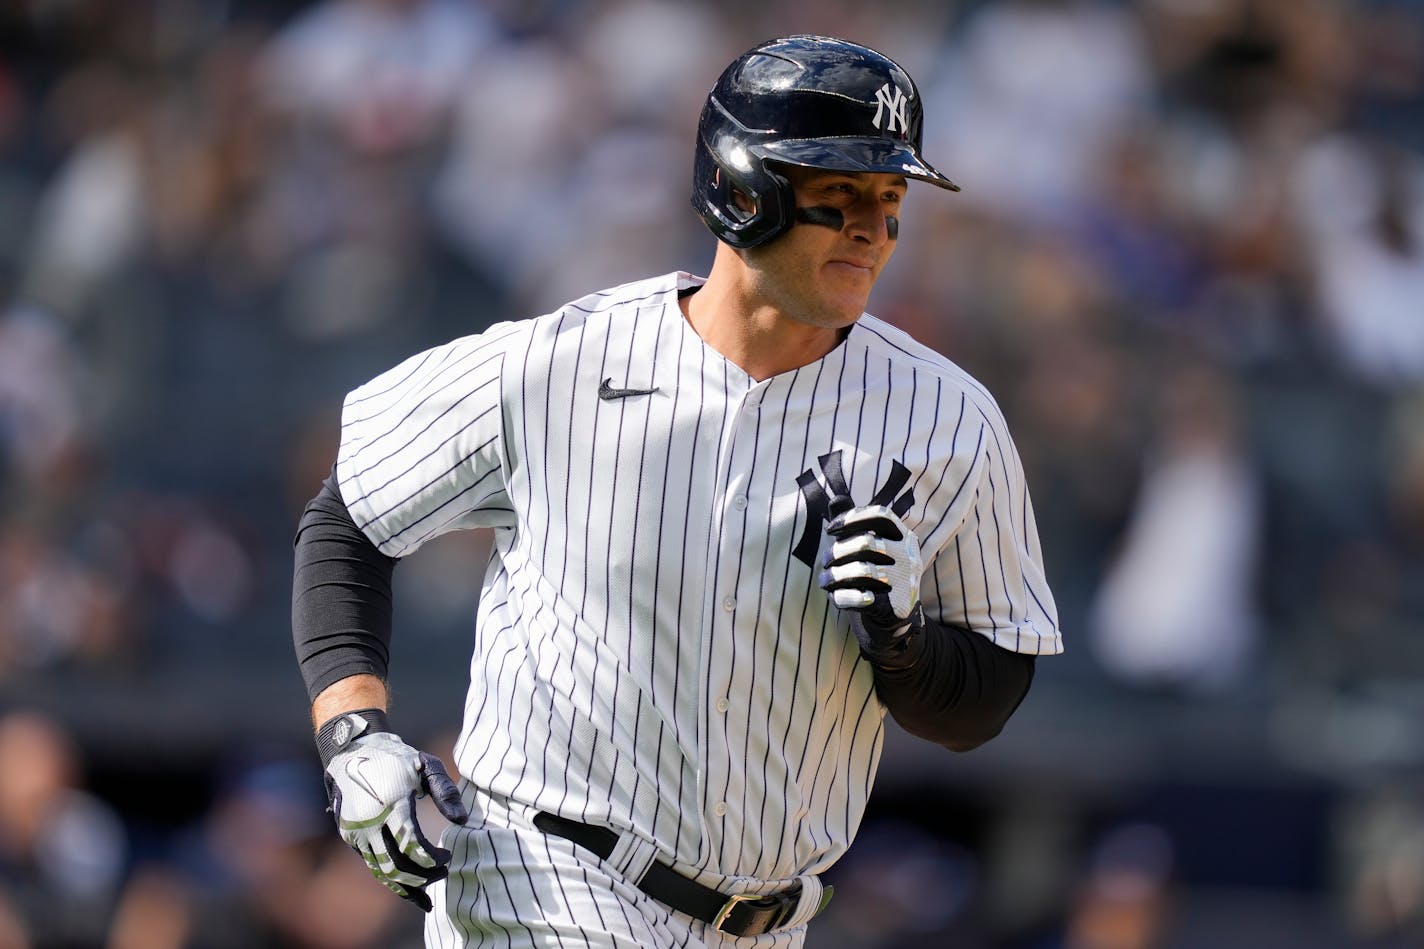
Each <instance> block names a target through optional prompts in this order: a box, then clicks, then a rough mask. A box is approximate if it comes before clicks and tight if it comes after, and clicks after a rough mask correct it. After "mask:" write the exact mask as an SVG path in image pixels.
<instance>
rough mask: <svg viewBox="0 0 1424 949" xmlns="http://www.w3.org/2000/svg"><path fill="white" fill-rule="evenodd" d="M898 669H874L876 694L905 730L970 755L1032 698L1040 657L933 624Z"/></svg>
mask: <svg viewBox="0 0 1424 949" xmlns="http://www.w3.org/2000/svg"><path fill="white" fill-rule="evenodd" d="M910 635H911V636H912V637H913V640H912V642H911V643H910V644H909V648H908V649H907V650H905V653H904V658H903V660H902V662H901V663H898V664H897V665H898V667H897V668H885V667H884V666H881V665H878V664H873V668H874V669H875V691H876V694H877V695H879V697H880V701H882V702H884V703H885V706H886V707H887V708H888V709H889V710H890V714H891V715H893V716H894V717H895V721H897V722H899V723H900V725H901V727H903V728H904V729H905V730H906V731H907V732H909V733H910V734H912V735H915V736H917V737H920V738H924V739H927V740H929V741H933V742H936V743H938V744H941V745H944V746H945V747H946V748H950V749H952V750H954V751H968V750H969V749H971V748H975V747H978V746H979V745H982V744H983V743H984V742H986V741H988V740H989V739H991V738H993V737H994V736H995V735H997V734H999V732H1000V731H1002V730H1003V727H1004V723H1005V722H1007V721H1008V720H1009V716H1011V715H1013V714H1014V711H1015V710H1017V709H1018V707H1019V704H1020V703H1021V702H1022V701H1023V700H1024V696H1026V695H1027V694H1028V688H1029V685H1030V684H1032V682H1033V669H1034V657H1033V656H1031V655H1025V654H1023V653H1017V652H1011V651H1009V650H1007V649H1004V648H1002V647H1000V646H996V645H994V644H993V643H991V642H989V640H988V639H987V638H986V637H984V636H981V635H979V634H978V633H975V632H971V631H970V630H967V629H961V628H960V627H958V626H949V625H946V624H942V623H936V622H935V621H933V620H929V619H927V620H926V621H925V625H924V628H923V629H921V630H918V631H916V632H914V633H911V634H910Z"/></svg>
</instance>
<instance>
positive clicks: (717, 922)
mask: <svg viewBox="0 0 1424 949" xmlns="http://www.w3.org/2000/svg"><path fill="white" fill-rule="evenodd" d="M759 899H761V897H760V896H757V895H756V894H755V893H733V894H732V895H731V896H729V897H727V902H725V903H723V904H722V908H721V909H719V910H718V911H717V915H716V916H713V917H712V928H713V929H715V930H716V931H717V932H719V933H720V932H723V931H724V930H723V929H722V924H723V923H725V922H726V921H727V917H729V916H731V915H732V910H734V909H736V908H737V904H738V903H749V902H751V901H752V900H759Z"/></svg>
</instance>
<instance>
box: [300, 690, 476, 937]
mask: <svg viewBox="0 0 1424 949" xmlns="http://www.w3.org/2000/svg"><path fill="white" fill-rule="evenodd" d="M372 718H375V719H376V723H373V722H372V721H370V719H372ZM383 725H384V716H380V715H379V714H377V715H372V710H364V711H363V712H362V713H349V712H348V713H346V714H344V715H338V716H337V717H336V718H334V719H332V720H331V721H330V722H327V723H326V724H324V725H323V726H322V727H321V730H320V732H319V733H318V738H317V747H318V749H319V750H320V751H321V753H322V758H323V760H324V762H325V765H326V789H327V794H328V796H329V797H330V799H331V813H332V815H333V816H334V817H335V818H336V826H337V829H338V830H339V831H340V832H341V839H342V840H345V841H346V843H347V844H348V845H350V847H351V849H353V850H355V851H356V852H357V853H358V854H360V855H361V858H362V859H363V860H365V861H366V865H367V866H368V867H370V868H371V873H372V875H373V876H375V878H376V879H377V880H379V881H380V882H381V883H383V884H384V885H385V886H387V887H388V888H390V889H391V890H392V891H393V892H394V893H395V894H396V895H397V896H399V897H401V898H402V899H407V900H410V901H411V902H412V903H414V904H415V905H416V906H419V907H420V908H421V910H422V911H424V912H427V913H428V912H430V909H431V903H430V897H429V896H428V895H426V892H425V887H427V886H429V885H430V884H431V883H434V882H435V881H436V880H441V879H444V878H445V875H446V874H447V873H448V872H449V864H450V851H448V850H444V849H442V848H440V847H437V846H435V845H434V844H432V843H431V842H430V841H429V840H428V839H426V837H425V834H424V833H422V832H421V829H420V825H419V824H418V823H416V819H415V801H416V798H419V797H424V796H425V795H427V794H429V795H430V797H431V799H432V800H433V801H434V802H435V806H436V807H437V808H438V809H439V811H440V813H441V814H442V815H444V817H445V818H446V819H447V820H449V821H451V822H453V823H456V824H463V823H464V822H465V821H466V819H467V818H468V817H469V814H468V812H467V811H466V810H465V806H464V804H463V803H461V801H460V792H459V789H458V788H456V787H455V782H453V781H451V780H450V775H449V774H448V773H447V772H446V770H445V766H444V765H442V764H441V763H440V759H439V758H436V757H435V756H434V755H431V754H428V753H426V752H423V751H418V750H416V749H415V748H412V747H411V746H410V745H407V744H406V743H405V742H403V741H401V739H400V738H399V737H397V736H396V735H394V734H392V733H390V732H388V731H376V730H375V729H376V728H377V727H381V726H383Z"/></svg>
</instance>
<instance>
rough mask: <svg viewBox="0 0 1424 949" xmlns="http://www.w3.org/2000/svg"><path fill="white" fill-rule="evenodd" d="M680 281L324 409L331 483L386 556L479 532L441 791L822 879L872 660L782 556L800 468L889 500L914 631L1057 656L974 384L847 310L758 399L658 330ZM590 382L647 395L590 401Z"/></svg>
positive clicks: (997, 420)
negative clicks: (914, 574) (481, 568)
mask: <svg viewBox="0 0 1424 949" xmlns="http://www.w3.org/2000/svg"><path fill="white" fill-rule="evenodd" d="M698 283H700V279H699V278H696V277H691V276H688V275H686V274H669V275H666V276H663V277H658V278H654V279H650V280H644V281H640V282H636V283H630V284H626V285H624V286H621V287H616V288H614V289H611V290H607V291H604V292H602V293H597V294H593V295H591V296H588V297H585V298H584V299H582V300H578V301H576V302H574V303H570V304H568V305H566V306H564V307H563V308H562V309H560V310H558V311H557V312H555V313H552V314H549V315H547V316H543V317H539V318H537V319H532V320H525V321H520V322H511V323H502V324H499V325H496V326H494V327H491V328H490V329H489V330H487V331H486V332H484V333H482V334H480V335H477V336H471V337H467V338H463V339H459V340H456V341H454V342H452V343H449V344H448V345H445V346H441V347H438V348H436V349H432V350H430V351H428V352H425V353H422V354H420V355H417V356H414V357H412V358H410V359H408V360H406V361H405V362H403V363H401V364H400V365H399V366H397V367H395V368H394V369H391V370H390V371H389V372H386V373H385V374H383V375H381V376H379V377H377V378H376V379H374V380H373V381H371V382H370V383H368V384H367V385H365V386H363V387H361V388H359V389H357V390H356V391H354V392H352V393H351V394H350V396H348V398H347V400H346V404H345V408H344V413H343V430H342V445H341V449H340V455H339V460H338V465H337V473H338V477H339V481H340V485H341V491H342V494H343V496H344V498H345V501H346V503H347V505H348V507H349V508H350V510H351V514H352V516H353V518H354V519H355V521H356V523H357V524H358V525H360V527H361V528H362V530H363V531H365V533H366V534H367V535H368V536H369V537H370V538H371V540H372V541H373V542H375V543H376V544H377V545H378V546H379V547H380V549H381V550H382V551H383V552H384V553H386V554H388V555H391V556H397V557H399V556H404V555H407V554H410V553H411V552H413V551H414V550H416V549H417V548H418V547H419V546H420V545H421V544H423V543H424V542H425V541H427V540H429V539H430V538H432V537H435V536H437V535H439V534H441V533H443V532H445V531H449V530H453V529H456V528H462V527H472V526H492V527H494V528H496V529H497V530H496V531H495V552H494V555H493V557H492V560H491V563H490V566H489V570H488V573H487V575H486V577H485V585H484V590H483V594H482V596H481V599H480V604H479V615H478V619H477V623H476V631H475V637H474V654H473V659H472V662H471V668H470V672H471V679H472V682H471V688H470V691H469V697H468V700H467V705H466V709H465V721H464V726H463V729H462V732H461V736H460V739H459V742H458V745H457V747H456V751H455V755H456V761H457V764H458V766H459V769H460V771H461V772H462V773H463V774H464V775H465V777H467V778H469V779H471V780H473V781H474V782H475V783H476V784H478V785H480V786H482V787H485V788H488V789H490V790H492V791H494V792H495V793H497V794H500V795H504V796H507V797H509V798H511V799H513V800H515V801H519V802H523V803H525V804H528V805H531V806H534V807H537V808H539V809H541V810H547V811H553V812H556V813H560V814H563V815H566V816H569V817H572V818H575V819H577V820H582V821H585V822H589V823H595V824H602V825H606V826H610V827H613V828H615V829H617V830H620V831H625V830H632V831H634V832H636V833H638V834H640V835H642V836H644V837H646V838H649V839H652V840H654V841H656V842H657V844H658V846H659V849H660V851H661V854H660V855H661V856H662V858H663V859H664V860H665V861H666V862H668V863H671V864H672V865H673V866H675V867H677V868H678V869H681V870H683V871H684V872H686V873H688V874H690V875H693V876H696V877H698V878H699V879H701V880H702V881H703V882H705V883H708V884H710V885H720V886H722V887H723V888H724V889H729V888H730V887H729V886H728V884H732V883H734V882H735V881H737V880H746V878H754V879H756V880H759V881H771V880H789V879H791V878H793V877H795V876H797V875H799V874H802V873H808V872H809V873H816V872H820V871H822V870H824V869H825V868H826V867H828V866H829V865H830V864H831V863H833V862H834V861H835V860H836V859H837V858H838V857H839V856H840V855H841V854H842V853H843V852H844V851H845V849H846V848H847V847H848V845H849V844H850V841H851V839H852V837H853V836H854V834H855V832H856V829H857V826H858V824H859V822H860V819H861V816H862V813H863V811H864V809H865V806H866V802H867V798H868V796H869V794H870V789H871V784H872V782H873V779H874V774H875V771H876V767H877V764H878V761H879V757H880V750H881V741H882V722H883V719H884V715H885V710H884V708H883V706H882V705H881V704H880V703H879V701H878V700H877V699H876V696H875V692H874V687H873V679H872V673H871V669H870V667H869V665H868V664H867V663H866V662H865V661H864V660H863V659H861V658H860V655H859V652H858V649H857V646H856V640H855V637H854V636H853V634H852V633H851V631H850V627H849V623H848V621H847V619H846V618H845V617H844V616H842V615H840V614H839V612H838V611H837V610H835V609H834V608H833V607H832V606H831V605H830V603H829V599H828V597H827V595H826V594H825V593H824V591H822V590H821V589H820V588H819V587H818V586H817V583H816V576H815V575H816V571H815V570H814V569H812V567H811V566H810V564H808V563H806V562H804V560H803V559H802V557H798V556H797V551H798V550H801V551H803V552H804V549H805V548H804V544H805V543H806V542H807V541H806V540H805V539H804V536H805V535H806V534H807V533H808V531H807V523H808V520H811V521H812V525H811V530H810V532H809V533H810V536H811V538H812V539H813V540H814V539H816V538H819V534H820V527H821V523H820V517H821V514H822V513H823V512H818V511H817V510H816V509H815V505H814V504H813V503H812V502H813V500H814V497H813V496H814V494H815V493H816V492H815V490H814V488H813V489H812V490H810V491H808V490H806V489H804V488H803V487H802V484H803V483H810V484H815V485H820V486H825V485H826V484H827V482H828V480H829V481H834V480H836V479H835V478H834V477H831V476H830V475H829V474H828V472H827V471H826V470H825V462H823V461H822V460H821V459H822V458H823V456H830V455H833V454H834V453H837V452H838V453H839V456H838V460H839V462H840V466H841V472H842V475H843V483H844V484H845V485H846V486H848V487H849V491H850V495H851V497H852V498H854V500H855V502H856V503H857V504H865V503H869V502H870V500H871V498H872V496H874V495H876V493H877V492H878V491H880V490H881V488H882V486H886V485H888V487H889V488H890V489H893V491H894V494H895V495H896V497H901V496H903V495H904V494H905V493H906V492H909V495H910V497H909V498H906V499H904V501H903V502H902V503H903V504H908V505H909V506H908V509H907V510H906V512H905V514H904V515H903V516H904V520H905V522H906V523H907V524H908V525H909V526H910V527H911V528H912V529H913V530H914V531H915V533H916V535H917V536H918V537H919V540H920V544H921V547H922V550H923V553H924V557H925V561H926V565H927V568H926V575H925V577H924V581H923V583H922V597H923V600H924V603H925V609H926V611H927V613H929V614H930V615H931V616H937V617H938V618H939V619H940V620H942V621H944V622H948V623H954V624H957V625H961V626H967V627H968V628H970V629H973V630H975V631H977V632H979V633H982V634H983V635H985V636H987V637H989V638H991V639H992V640H993V641H994V642H996V643H998V644H1000V645H1002V646H1005V647H1007V648H1009V649H1013V650H1016V651H1019V652H1025V653H1039V654H1047V653H1055V652H1058V651H1060V649H1061V639H1060V634H1059V632H1058V628H1057V616H1056V611H1055V607H1054V604H1053V600H1052V597H1051V595H1050V593H1049V590H1048V585H1047V583H1046V582H1045V579H1044V574H1043V568H1042V558H1041V553H1040V549H1039V542H1038V536H1037V529H1036V527H1035V524H1034V516H1033V508H1032V505H1031V504H1030V501H1029V496H1028V492H1027V489H1026V487H1025V485H1024V479H1023V474H1022V470H1021V467H1020V464H1019V459H1018V455H1017V452H1016V451H1015V449H1014V446H1013V443H1012V442H1011V440H1010V438H1009V433H1008V431H1007V429H1006V428H1005V425H1004V421H1003V418H1002V416H1001V414H1000V412H999V409H998V407H997V406H996V405H995V403H994V401H993V399H992V398H991V397H990V396H989V394H988V393H987V392H986V391H985V390H984V389H983V388H982V387H981V386H980V385H979V384H978V383H977V382H975V381H974V380H973V379H972V378H971V377H970V376H969V375H967V374H966V373H965V372H963V371H962V370H961V369H959V368H958V367H956V366H955V365H954V364H953V363H951V362H949V361H948V360H946V359H945V358H943V357H942V356H940V355H938V354H936V353H934V352H933V351H931V350H929V349H928V348H926V347H924V346H921V345H919V344H918V343H916V342H914V341H913V340H912V339H910V337H908V336H907V335H906V334H904V333H903V332H901V331H899V330H897V329H894V328H892V327H890V326H889V325H887V324H885V323H883V322H881V321H880V320H877V319H876V318H874V317H872V316H869V315H865V316H863V317H862V318H861V319H860V321H859V322H858V323H857V324H856V325H855V326H854V327H853V328H852V330H851V332H850V333H849V335H848V336H847V338H846V339H845V340H844V342H843V343H842V344H841V345H840V346H838V347H837V348H836V349H835V350H833V351H832V352H831V353H829V354H828V355H826V356H825V357H824V358H822V359H820V360H817V361H816V362H813V363H811V364H809V365H807V366H804V367H802V368H801V369H798V370H796V371H794V372H789V373H784V374H781V375H778V376H774V377H772V378H770V379H767V380H764V381H761V382H757V381H755V380H753V379H752V378H751V377H749V376H748V375H747V374H746V373H744V372H743V371H742V370H741V369H739V368H738V367H737V366H735V365H733V364H732V363H730V362H728V361H727V360H726V359H724V358H723V357H722V356H721V355H719V354H718V353H717V352H716V351H715V350H713V349H711V348H710V347H709V346H707V345H706V344H705V343H704V342H703V341H702V340H701V338H700V337H699V336H698V335H697V334H696V332H695V331H694V330H693V329H692V327H691V326H690V325H689V324H688V323H687V321H686V320H685V319H684V318H683V316H682V313H681V311H680V309H679V307H678V293H679V291H680V290H686V289H688V288H691V287H694V286H696V285H697V284H698ZM605 380H608V385H609V386H610V387H612V388H613V389H622V390H647V389H651V390H654V391H652V392H648V393H641V394H633V393H629V392H626V391H625V392H624V393H617V392H614V393H611V395H614V396H619V395H621V396H622V397H616V398H610V399H604V398H600V395H599V390H600V386H601V385H602V384H603V383H604V381H605ZM606 394H610V393H606ZM897 463H898V464H897ZM897 467H903V469H905V471H904V472H899V473H898V474H897V472H896V468H897ZM808 472H809V473H810V474H809V475H804V476H803V473H808ZM812 476H814V479H812ZM798 479H800V482H801V483H798Z"/></svg>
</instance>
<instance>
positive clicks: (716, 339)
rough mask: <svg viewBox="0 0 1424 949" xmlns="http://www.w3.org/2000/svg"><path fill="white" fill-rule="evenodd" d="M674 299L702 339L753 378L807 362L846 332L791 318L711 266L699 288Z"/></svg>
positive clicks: (845, 330) (767, 377) (796, 367)
mask: <svg viewBox="0 0 1424 949" xmlns="http://www.w3.org/2000/svg"><path fill="white" fill-rule="evenodd" d="M679 304H680V305H681V307H682V313H683V316H684V317H686V318H687V322H688V324H689V325H690V326H691V327H692V328H693V330H694V331H695V332H696V333H697V335H698V336H700V337H702V341H703V342H704V343H706V344H707V345H708V346H710V347H712V348H713V349H715V350H716V351H717V352H718V353H720V354H721V355H722V356H723V357H724V358H725V359H726V360H727V361H728V362H731V363H732V364H734V365H736V366H738V367H740V368H741V369H742V371H743V372H745V373H746V374H747V375H749V376H751V377H752V378H753V379H755V380H757V381H761V380H763V379H769V378H771V377H772V376H776V375H780V374H781V373H783V372H791V371H793V370H795V369H800V368H801V367H802V366H807V365H810V364H811V363H813V362H815V361H816V360H818V359H820V358H822V357H823V356H825V355H826V354H827V353H829V352H830V351H831V350H833V349H835V348H836V346H838V345H840V342H841V340H843V339H844V338H845V337H846V334H847V333H848V332H849V328H848V327H847V328H835V327H826V326H818V325H815V324H813V323H810V322H807V321H804V320H797V319H795V318H793V317H791V316H789V315H787V314H786V313H784V312H782V311H781V310H780V309H778V308H777V307H776V306H775V305H773V304H772V303H770V302H768V301H766V300H765V299H762V298H761V297H760V296H758V295H757V294H756V293H755V292H754V291H753V290H752V289H751V287H750V285H749V284H747V283H746V282H744V281H740V280H737V279H735V278H734V277H729V276H728V274H727V273H726V271H725V270H724V271H721V272H719V271H718V269H717V268H716V267H715V266H714V267H713V270H712V273H711V274H710V275H709V276H708V278H707V282H706V283H705V284H704V285H703V286H702V288H701V289H700V290H698V291H697V292H696V293H694V294H692V295H690V296H686V297H683V298H682V299H681V300H680V301H679Z"/></svg>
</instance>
